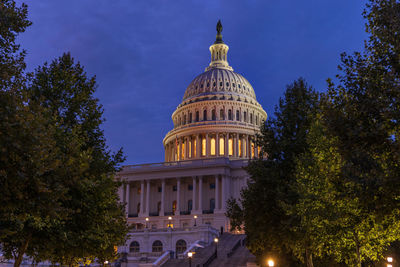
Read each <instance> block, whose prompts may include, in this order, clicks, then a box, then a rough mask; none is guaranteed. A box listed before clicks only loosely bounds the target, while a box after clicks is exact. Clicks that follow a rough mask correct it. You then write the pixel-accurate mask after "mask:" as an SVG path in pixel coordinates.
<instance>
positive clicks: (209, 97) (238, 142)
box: [163, 21, 267, 162]
mask: <svg viewBox="0 0 400 267" xmlns="http://www.w3.org/2000/svg"><path fill="white" fill-rule="evenodd" d="M221 32H222V25H221V22H220V21H218V24H217V37H216V41H215V42H214V44H212V45H211V46H210V52H211V62H210V65H209V66H208V67H207V68H206V69H205V72H204V73H202V74H200V75H198V76H197V77H196V78H194V79H193V81H192V82H191V83H190V84H189V86H188V87H187V89H186V91H185V94H184V96H183V100H182V102H181V104H179V105H178V107H177V108H176V110H175V111H174V113H173V114H172V120H173V122H174V129H173V130H171V131H170V132H169V133H167V135H166V136H165V138H164V140H163V144H164V148H165V161H167V162H171V161H181V160H191V159H202V158H214V157H229V158H230V159H243V158H247V159H248V158H254V157H257V155H258V151H259V150H258V148H257V147H256V145H255V142H254V138H255V136H256V134H257V133H258V132H259V129H260V126H261V124H262V123H263V121H265V120H266V119H267V113H266V112H265V111H264V109H263V108H262V106H261V105H260V104H259V103H258V102H257V99H256V95H255V93H254V89H253V87H252V86H251V84H250V83H249V82H248V81H247V80H246V79H245V78H244V77H243V76H242V75H240V74H238V73H235V72H234V71H233V69H232V67H231V66H229V63H228V60H227V54H228V50H229V47H228V46H227V45H226V44H225V43H224V42H223V41H222V35H221Z"/></svg>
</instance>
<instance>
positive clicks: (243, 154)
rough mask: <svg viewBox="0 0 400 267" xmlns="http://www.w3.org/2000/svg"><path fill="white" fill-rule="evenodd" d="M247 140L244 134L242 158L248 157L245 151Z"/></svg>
mask: <svg viewBox="0 0 400 267" xmlns="http://www.w3.org/2000/svg"><path fill="white" fill-rule="evenodd" d="M245 142H246V138H245V136H244V135H243V136H242V158H244V157H246V154H245V152H246V144H245Z"/></svg>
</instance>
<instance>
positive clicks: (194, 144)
mask: <svg viewBox="0 0 400 267" xmlns="http://www.w3.org/2000/svg"><path fill="white" fill-rule="evenodd" d="M196 153H197V140H193V157H196V156H197V155H196Z"/></svg>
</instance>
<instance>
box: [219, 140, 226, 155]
mask: <svg viewBox="0 0 400 267" xmlns="http://www.w3.org/2000/svg"><path fill="white" fill-rule="evenodd" d="M224 154H225V139H224V138H223V137H220V138H219V155H220V156H223V155H224Z"/></svg>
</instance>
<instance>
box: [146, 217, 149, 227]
mask: <svg viewBox="0 0 400 267" xmlns="http://www.w3.org/2000/svg"><path fill="white" fill-rule="evenodd" d="M148 222H149V218H146V228H148V225H147V223H148Z"/></svg>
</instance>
